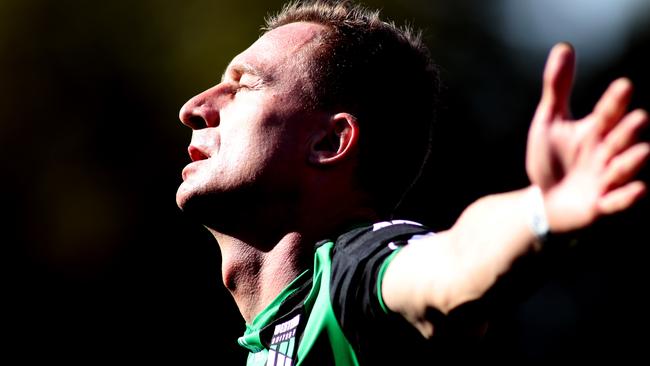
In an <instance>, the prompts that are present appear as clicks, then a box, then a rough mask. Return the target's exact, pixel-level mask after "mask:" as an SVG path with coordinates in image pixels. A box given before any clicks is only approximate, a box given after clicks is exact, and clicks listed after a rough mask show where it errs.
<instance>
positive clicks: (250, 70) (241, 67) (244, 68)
mask: <svg viewBox="0 0 650 366" xmlns="http://www.w3.org/2000/svg"><path fill="white" fill-rule="evenodd" d="M233 72H234V73H238V74H240V75H241V74H250V75H254V76H257V77H259V78H261V79H262V80H263V81H270V79H271V78H270V76H269V75H268V73H265V72H263V71H262V70H261V69H259V68H258V67H255V66H253V65H251V64H249V63H247V62H242V63H236V64H234V65H233V64H230V65H228V67H226V70H225V71H224V72H223V74H222V75H221V82H224V80H226V75H227V74H228V73H233Z"/></svg>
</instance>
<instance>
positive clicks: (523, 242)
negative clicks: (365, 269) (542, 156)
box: [382, 190, 539, 337]
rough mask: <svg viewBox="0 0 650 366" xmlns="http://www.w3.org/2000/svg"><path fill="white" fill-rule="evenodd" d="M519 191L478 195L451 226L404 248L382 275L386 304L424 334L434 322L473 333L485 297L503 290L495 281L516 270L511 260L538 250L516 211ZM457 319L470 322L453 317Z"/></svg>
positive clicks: (519, 203) (482, 314)
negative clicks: (480, 197) (476, 199)
mask: <svg viewBox="0 0 650 366" xmlns="http://www.w3.org/2000/svg"><path fill="white" fill-rule="evenodd" d="M525 194H526V193H525V190H521V191H515V192H509V193H504V194H498V195H492V196H487V197H484V198H482V199H480V200H478V201H476V202H475V203H473V204H472V205H470V206H469V207H468V208H467V209H466V210H465V211H464V212H463V214H462V215H461V217H460V218H459V219H458V221H457V222H456V223H455V224H454V226H453V227H452V228H451V229H449V230H447V231H443V232H440V233H438V234H436V235H434V236H430V237H427V238H426V240H420V241H416V242H414V243H411V244H409V245H407V246H406V247H404V248H403V249H402V250H401V252H400V253H398V254H397V256H396V257H395V258H394V259H393V261H392V262H391V263H390V265H389V266H388V268H387V270H386V271H385V273H384V277H383V279H382V296H383V300H384V303H385V304H386V306H387V307H388V308H389V309H390V310H392V311H395V312H397V313H400V314H401V315H402V316H404V318H406V319H407V320H408V321H409V322H410V323H411V324H412V325H414V326H415V327H416V328H417V329H418V330H419V331H420V332H421V333H422V334H423V335H424V336H426V337H430V336H432V335H433V334H434V333H437V332H438V331H439V328H440V326H444V327H445V331H449V332H453V333H458V332H460V333H474V332H475V330H476V327H477V326H479V325H482V324H483V323H484V321H485V320H486V319H485V317H486V315H485V312H484V310H485V309H484V308H483V306H482V305H483V303H484V302H485V301H484V300H485V299H486V297H487V296H488V295H489V296H490V301H493V300H494V299H496V300H499V299H500V296H502V294H503V292H502V291H501V287H500V286H498V285H499V284H507V283H509V282H508V281H503V279H504V278H510V277H511V276H512V275H515V276H519V275H521V271H519V270H515V271H513V268H514V264H515V262H517V261H518V260H519V259H522V258H524V257H526V258H527V257H529V256H527V254H529V253H535V252H536V251H538V249H539V247H538V246H537V243H536V238H535V236H534V234H533V233H532V231H531V230H530V228H529V227H528V226H527V221H526V218H525V214H524V215H522V212H523V211H524V210H525V207H524V204H525V202H526V200H525ZM527 264H529V263H527ZM529 267H530V266H529ZM523 277H525V276H523ZM524 279H525V278H524ZM506 287H507V286H506ZM495 289H499V291H494V290H495ZM507 290H510V289H509V288H508V289H507ZM517 290H518V289H517ZM495 294H496V295H495ZM492 295H495V296H492ZM463 318H464V319H472V321H470V322H469V324H468V323H466V322H464V321H463V322H461V323H460V324H459V323H457V322H456V321H457V320H463ZM481 318H483V319H481ZM454 327H457V328H456V329H453V328H454ZM436 328H438V329H436ZM450 328H452V329H450Z"/></svg>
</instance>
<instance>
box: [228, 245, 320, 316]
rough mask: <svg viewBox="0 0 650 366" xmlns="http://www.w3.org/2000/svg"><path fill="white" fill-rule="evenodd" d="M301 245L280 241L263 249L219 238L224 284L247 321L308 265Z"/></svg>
mask: <svg viewBox="0 0 650 366" xmlns="http://www.w3.org/2000/svg"><path fill="white" fill-rule="evenodd" d="M218 240H219V239H218ZM299 246H300V243H299V241H297V242H296V241H293V240H290V241H289V243H287V241H280V242H279V243H278V244H277V245H276V246H275V247H273V249H272V250H270V251H268V252H264V251H260V250H258V249H256V248H255V247H253V246H250V245H246V244H244V243H241V242H239V243H233V242H231V243H229V245H224V243H223V242H222V241H220V247H221V251H222V258H223V262H222V275H223V281H224V285H225V286H226V288H227V289H228V290H229V291H230V293H231V294H232V296H233V298H234V300H235V302H236V303H237V307H238V308H239V311H240V313H241V314H242V316H243V317H244V319H245V320H246V322H247V323H249V324H250V323H251V322H252V321H253V319H254V318H255V316H256V315H257V314H259V313H260V312H261V311H262V310H264V308H265V307H266V306H267V305H268V304H270V303H271V302H272V301H273V299H275V297H276V296H277V295H278V294H279V293H280V292H281V291H282V290H283V289H284V288H285V287H286V286H287V285H289V284H290V283H291V282H292V281H293V280H294V279H295V278H296V277H298V276H299V275H300V273H302V272H304V271H305V270H306V269H307V268H308V266H307V264H306V261H304V260H302V258H303V256H301V253H300V252H301V251H300V250H299ZM308 257H310V256H308Z"/></svg>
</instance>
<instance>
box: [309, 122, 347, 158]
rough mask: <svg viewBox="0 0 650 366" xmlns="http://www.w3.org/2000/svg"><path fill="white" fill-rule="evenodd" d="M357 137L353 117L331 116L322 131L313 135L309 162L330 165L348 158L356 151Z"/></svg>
mask: <svg viewBox="0 0 650 366" xmlns="http://www.w3.org/2000/svg"><path fill="white" fill-rule="evenodd" d="M358 137H359V126H358V123H357V120H356V118H355V117H354V116H353V115H351V114H349V113H337V114H335V115H333V116H332V117H331V118H330V119H329V120H328V121H327V124H326V125H325V126H324V127H323V129H322V130H319V131H318V132H317V133H316V134H314V136H313V140H312V143H311V149H310V154H309V162H310V163H312V164H316V165H330V164H336V163H338V162H340V161H342V160H345V159H347V158H349V157H350V156H352V155H353V154H354V151H355V150H356V147H357V140H358Z"/></svg>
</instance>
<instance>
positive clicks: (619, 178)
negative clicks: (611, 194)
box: [603, 142, 650, 190]
mask: <svg viewBox="0 0 650 366" xmlns="http://www.w3.org/2000/svg"><path fill="white" fill-rule="evenodd" d="M649 156H650V144H649V143H646V142H641V143H638V144H636V145H634V146H632V147H630V148H629V149H627V150H625V151H623V152H622V153H621V154H619V155H617V156H616V157H614V158H613V159H612V160H611V162H610V163H609V164H608V165H607V168H606V169H605V174H604V176H603V184H604V186H605V187H606V190H611V189H615V188H617V187H619V186H621V185H624V184H626V183H627V182H628V181H630V180H631V179H632V178H633V177H634V176H635V175H636V174H637V173H638V172H639V170H641V168H642V167H643V165H644V163H645V162H646V161H647V160H648V157H649Z"/></svg>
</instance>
